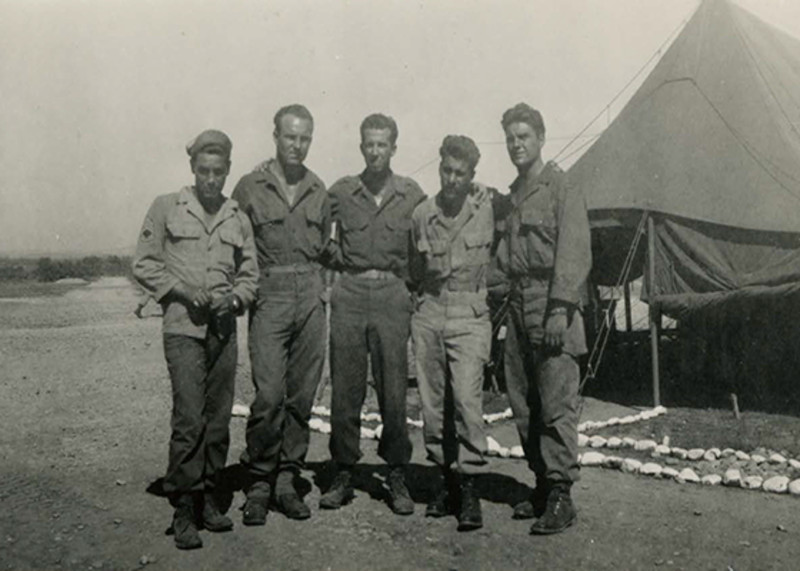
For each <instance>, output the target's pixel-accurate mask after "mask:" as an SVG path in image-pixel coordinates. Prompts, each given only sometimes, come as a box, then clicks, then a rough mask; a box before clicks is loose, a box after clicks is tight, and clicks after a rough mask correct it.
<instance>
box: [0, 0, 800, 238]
mask: <svg viewBox="0 0 800 571" xmlns="http://www.w3.org/2000/svg"><path fill="white" fill-rule="evenodd" d="M737 3H738V4H739V5H741V6H743V7H745V8H747V9H749V10H751V11H753V12H754V13H756V14H757V15H758V16H759V17H761V18H762V19H764V20H766V21H768V22H770V23H772V24H774V25H776V26H778V27H780V28H782V29H784V30H786V31H788V32H790V33H792V34H794V35H795V36H798V37H800V2H796V1H795V0H738V1H737ZM697 5H698V0H669V1H668V2H666V1H664V0H559V1H555V0H547V1H545V0H500V1H497V0H494V1H490V0H483V1H476V0H425V1H411V0H395V1H392V0H382V1H371V0H350V1H341V0H340V1H335V0H318V1H309V0H306V1H298V0H286V1H283V0H280V1H278V0H270V1H269V2H266V1H259V2H255V1H252V2H248V1H228V2H202V1H173V0H158V1H155V0H151V1H146V0H85V1H78V0H60V1H54V0H50V1H42V0H0V14H2V18H1V19H0V173H2V176H0V254H14V253H19V252H48V253H87V252H99V253H102V252H109V253H128V252H129V251H130V249H131V247H132V246H133V245H134V244H135V240H136V235H137V232H138V229H139V226H140V224H141V222H142V218H143V216H144V214H145V212H146V210H147V208H148V206H149V205H150V203H151V202H152V200H153V198H155V197H156V196H157V195H159V194H163V193H167V192H174V191H176V190H178V189H179V188H180V187H181V186H183V185H185V184H190V183H191V181H192V177H191V173H190V171H189V165H188V157H187V156H186V154H185V151H184V145H185V143H186V142H187V141H188V140H189V139H190V138H192V137H193V136H194V135H196V134H197V133H199V132H200V131H202V130H203V129H206V128H212V127H213V128H217V129H222V130H224V131H225V132H227V133H228V134H229V135H230V137H231V139H232V140H233V144H234V146H233V157H232V158H233V168H232V172H231V176H230V177H229V179H228V183H227V186H226V194H229V193H230V191H232V189H233V186H234V185H235V184H236V181H237V180H238V179H239V177H240V176H242V175H243V174H245V173H247V172H248V171H249V170H251V169H252V167H253V165H254V164H256V163H257V162H258V161H260V160H262V159H264V158H267V157H269V156H272V155H273V153H274V146H273V143H272V116H273V114H274V112H275V111H276V110H277V108H278V107H280V106H281V105H284V104H287V103H293V102H301V103H304V104H306V105H307V106H308V107H309V108H310V110H311V112H312V113H313V115H314V117H315V132H314V142H313V144H312V147H311V152H310V153H309V157H308V159H307V165H308V166H309V167H310V168H312V169H313V170H314V171H315V172H316V173H317V174H319V175H320V176H321V177H322V179H323V180H324V181H325V182H326V183H327V184H328V185H330V184H332V183H333V182H334V181H335V180H336V179H337V178H338V177H340V176H343V175H345V174H351V173H355V172H359V171H360V170H361V168H362V166H363V163H362V159H361V157H360V155H359V152H358V142H359V135H358V125H359V123H360V121H361V119H362V118H363V117H364V116H365V115H367V114H368V113H371V112H375V111H382V112H385V113H387V114H389V115H392V116H393V117H394V118H395V119H396V120H397V122H398V124H399V127H400V138H399V140H398V152H397V155H396V156H395V160H394V163H393V167H394V170H395V171H396V172H398V173H400V174H412V173H414V178H416V180H417V181H418V182H419V183H420V184H421V185H422V186H423V188H424V189H425V191H426V192H428V193H429V194H433V193H435V192H436V191H437V190H438V186H437V184H438V183H437V172H436V165H437V161H436V159H437V149H438V145H439V143H440V142H441V139H442V137H443V136H444V135H446V134H448V133H457V134H465V135H469V136H471V137H473V138H474V139H475V140H476V141H477V142H479V144H480V148H481V152H482V155H483V158H482V160H481V163H480V164H479V165H478V177H477V178H478V179H480V180H482V181H484V182H486V183H488V184H491V185H493V186H497V187H500V188H503V189H505V188H506V187H507V186H508V184H509V183H510V182H511V180H512V178H513V176H514V173H513V170H512V169H511V168H510V165H509V163H508V159H507V156H506V154H505V148H504V146H503V145H502V140H503V137H502V131H501V129H500V125H499V121H500V116H501V114H502V112H503V111H504V110H505V109H506V108H507V107H509V106H511V105H513V104H514V103H516V102H518V101H527V102H530V103H531V104H533V105H534V106H536V107H537V108H539V109H540V110H541V111H542V112H543V114H544V117H545V123H546V125H547V130H548V143H547V146H546V148H545V155H546V156H545V158H549V157H552V156H553V155H555V154H556V153H557V152H558V150H560V149H561V147H562V146H563V145H564V144H566V143H567V142H568V139H569V138H570V137H571V136H572V135H574V134H575V133H577V132H578V131H580V130H581V129H582V128H583V127H584V125H586V123H587V122H588V121H589V120H590V119H591V118H592V117H594V116H595V115H596V114H597V113H598V112H599V111H601V110H602V109H603V108H604V107H605V106H606V104H607V103H608V102H609V101H610V100H611V98H612V97H614V95H615V94H617V92H618V91H619V90H620V89H621V88H622V87H623V86H624V85H625V84H626V83H627V82H628V81H629V80H630V79H631V78H632V77H633V76H634V75H635V73H636V72H637V71H638V70H639V69H640V68H641V67H642V65H644V64H645V62H647V60H648V59H649V58H650V57H651V56H652V55H653V53H654V52H655V51H656V50H657V49H658V47H659V46H660V45H661V44H662V43H663V42H664V41H665V40H666V39H667V38H668V37H670V35H671V34H672V33H673V31H674V30H675V29H676V27H677V26H679V25H680V24H681V22H682V21H684V20H685V19H686V18H688V17H689V16H690V15H691V14H692V13H693V11H694V10H695V8H696V7H697ZM642 79H644V76H642V77H640V78H639V81H637V82H636V84H635V85H634V86H632V88H631V89H629V90H628V91H627V92H626V94H625V96H624V97H623V98H621V99H620V101H619V102H618V103H617V104H615V105H614V106H613V107H612V108H611V110H610V112H609V113H608V115H607V116H606V117H604V120H603V121H601V122H599V123H598V124H597V125H595V126H594V127H593V128H592V129H590V131H589V133H597V132H599V131H600V130H601V129H602V128H603V127H604V126H605V125H606V120H607V119H611V118H613V116H614V115H615V114H616V113H617V112H618V111H619V110H620V109H621V107H622V106H623V105H624V103H625V101H626V100H627V98H628V97H630V95H631V94H632V93H633V90H634V89H635V87H636V86H637V85H638V84H639V83H641V80H642ZM572 160H574V157H573V159H571V160H568V161H566V163H565V165H568V164H569V163H570V162H572Z"/></svg>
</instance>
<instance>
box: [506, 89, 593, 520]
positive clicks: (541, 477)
mask: <svg viewBox="0 0 800 571" xmlns="http://www.w3.org/2000/svg"><path fill="white" fill-rule="evenodd" d="M502 126H503V130H504V131H505V136H506V148H507V150H508V154H509V157H510V159H511V162H512V163H513V164H514V166H515V167H516V168H517V171H518V173H519V175H518V177H517V179H516V180H515V181H514V183H513V184H512V185H511V195H510V197H511V204H512V208H511V212H510V214H509V216H508V218H507V220H506V233H505V236H504V237H503V239H502V241H501V243H500V246H499V248H498V263H499V265H500V268H501V269H502V270H503V272H504V273H505V274H506V276H507V277H508V280H509V283H510V286H511V290H510V297H509V302H508V308H509V311H508V318H507V321H506V323H507V326H508V332H507V336H506V340H505V374H506V385H507V387H508V396H509V400H510V403H511V408H512V410H513V411H514V418H515V421H516V424H517V429H518V431H519V435H520V439H521V440H522V446H523V449H524V450H525V456H526V458H527V460H528V465H529V466H530V468H531V470H532V471H533V472H534V473H535V475H536V489H535V491H534V494H533V497H532V498H531V499H530V500H526V501H524V502H522V503H520V504H519V505H517V506H515V508H514V517H515V518H517V519H527V518H533V517H537V516H540V517H539V519H538V520H537V521H536V522H535V523H534V524H533V526H532V527H531V533H534V534H551V533H558V532H560V531H563V530H564V529H566V528H567V527H569V526H570V525H572V524H573V523H575V521H576V519H577V514H576V511H575V507H574V505H573V503H572V499H571V496H570V489H571V487H572V484H573V483H574V482H575V481H576V480H577V479H578V475H579V467H578V458H577V453H578V443H577V438H578V430H577V424H578V383H579V372H580V371H579V367H578V361H577V359H578V357H579V356H580V355H582V354H584V353H586V336H585V333H584V326H583V315H582V304H583V301H584V300H585V299H586V294H587V290H586V280H587V277H588V275H589V270H590V268H591V262H592V257H591V238H590V232H589V220H588V215H587V211H586V201H585V199H584V196H583V193H582V190H581V189H580V188H577V187H573V186H570V185H569V183H568V181H567V178H566V175H565V174H564V173H563V172H562V171H561V169H560V168H558V166H557V165H556V164H555V163H554V162H548V163H545V162H544V161H543V160H542V154H541V153H542V147H543V146H544V142H545V128H544V121H543V120H542V116H541V114H540V113H539V112H538V111H537V110H535V109H533V108H532V107H530V106H529V105H527V104H525V103H520V104H518V105H515V106H514V107H512V108H511V109H509V110H507V111H506V112H505V113H504V114H503V119H502Z"/></svg>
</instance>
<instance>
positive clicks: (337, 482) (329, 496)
mask: <svg viewBox="0 0 800 571" xmlns="http://www.w3.org/2000/svg"><path fill="white" fill-rule="evenodd" d="M354 497H355V492H354V491H353V468H352V467H350V466H347V467H345V466H340V467H339V471H338V472H337V473H336V476H335V477H334V478H333V483H332V484H331V487H330V488H328V491H327V492H325V494H323V496H322V497H321V498H320V499H319V507H321V508H322V509H325V510H338V509H339V508H340V507H342V506H343V505H345V504H347V503H349V502H350V500H352V499H353V498H354Z"/></svg>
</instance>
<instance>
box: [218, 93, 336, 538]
mask: <svg viewBox="0 0 800 571" xmlns="http://www.w3.org/2000/svg"><path fill="white" fill-rule="evenodd" d="M273 123H274V130H273V140H274V142H275V150H276V157H275V158H274V159H269V160H267V161H265V162H263V163H261V164H260V165H258V166H257V167H256V169H255V170H254V171H253V172H252V173H250V174H248V175H245V176H244V177H242V179H241V180H240V181H239V183H238V184H237V185H236V189H235V190H234V191H233V197H234V198H235V199H236V200H237V201H239V203H240V204H241V206H242V209H243V210H244V211H245V212H246V213H247V215H248V216H249V217H250V220H251V221H252V223H253V228H254V231H255V241H256V248H257V250H258V263H259V267H260V270H261V275H260V276H259V282H258V296H257V300H256V304H255V308H254V310H253V311H252V312H251V316H250V329H249V331H250V339H249V345H250V361H251V363H252V372H253V384H254V385H255V390H256V394H255V399H254V400H253V404H252V406H251V407H250V418H249V419H248V421H247V433H246V438H247V449H246V450H245V452H244V453H243V454H242V463H243V464H244V465H245V467H246V468H247V471H248V474H249V480H250V481H249V483H248V486H247V501H246V503H245V506H244V510H243V515H242V521H243V522H244V523H245V525H264V524H265V523H266V518H267V513H268V508H269V505H270V501H271V499H274V505H276V506H277V508H278V509H279V510H280V511H281V512H283V514H284V515H286V516H287V517H289V518H290V519H296V520H302V519H307V518H309V517H310V516H311V510H310V509H309V507H308V505H307V504H306V503H305V502H304V501H303V499H302V498H301V497H300V495H299V494H298V493H297V490H296V489H295V478H296V476H297V474H298V472H299V470H300V469H301V468H302V467H303V465H304V462H305V457H306V453H307V452H308V444H309V438H310V433H309V426H308V422H309V420H310V416H311V407H312V405H313V401H314V394H315V392H316V389H317V385H318V384H319V381H320V377H321V375H322V367H323V363H324V360H325V336H326V333H327V324H326V320H325V308H324V306H323V295H324V291H325V290H324V286H323V270H322V264H323V263H324V261H325V256H326V251H327V250H326V248H327V243H328V240H329V236H330V208H329V203H328V194H327V192H326V190H325V185H324V184H323V182H322V181H321V180H320V179H319V178H318V177H317V176H316V175H315V174H314V173H313V172H311V170H309V169H308V168H306V166H305V164H304V162H305V159H306V156H307V154H308V151H309V148H310V146H311V141H312V137H313V131H314V119H313V118H312V116H311V113H310V112H309V111H308V109H306V108H305V107H304V106H302V105H297V104H294V105H287V106H285V107H282V108H281V109H279V110H278V112H277V113H276V114H275V116H274V118H273Z"/></svg>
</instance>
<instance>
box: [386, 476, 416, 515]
mask: <svg viewBox="0 0 800 571" xmlns="http://www.w3.org/2000/svg"><path fill="white" fill-rule="evenodd" d="M405 470H406V469H405V466H392V468H391V469H390V470H389V477H388V478H387V479H386V480H387V482H388V484H389V506H390V507H391V508H392V511H393V512H394V513H396V514H397V515H411V514H412V513H414V501H413V500H412V499H411V494H410V493H409V491H408V488H407V487H406V473H405Z"/></svg>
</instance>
